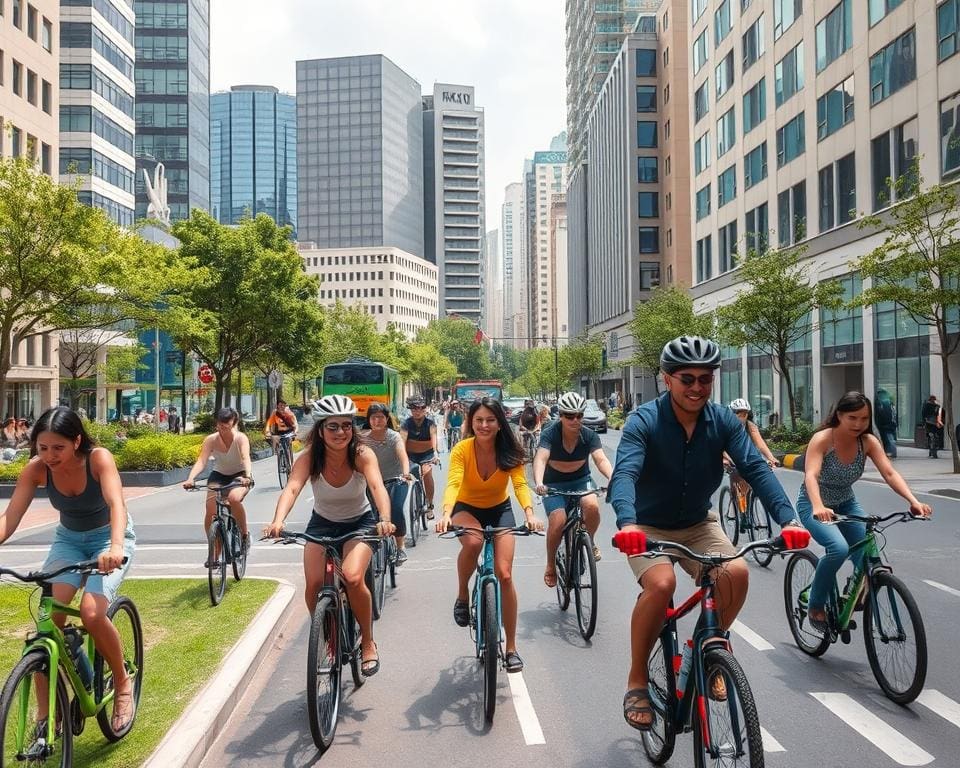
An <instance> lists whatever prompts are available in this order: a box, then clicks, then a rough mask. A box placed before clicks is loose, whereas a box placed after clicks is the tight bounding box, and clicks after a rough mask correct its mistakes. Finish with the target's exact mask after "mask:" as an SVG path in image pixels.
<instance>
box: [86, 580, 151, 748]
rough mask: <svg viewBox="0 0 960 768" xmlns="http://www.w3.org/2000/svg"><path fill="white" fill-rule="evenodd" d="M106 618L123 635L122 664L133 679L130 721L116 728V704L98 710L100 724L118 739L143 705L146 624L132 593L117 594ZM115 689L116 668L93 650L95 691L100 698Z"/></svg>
mask: <svg viewBox="0 0 960 768" xmlns="http://www.w3.org/2000/svg"><path fill="white" fill-rule="evenodd" d="M107 618H108V619H110V623H111V624H113V626H114V627H115V628H116V630H117V634H119V635H120V647H121V648H122V649H123V665H124V667H126V670H127V674H128V675H130V676H131V677H132V680H133V717H132V718H131V719H130V723H129V725H127V727H126V728H124V729H123V730H120V731H115V730H113V722H112V721H113V707H104V708H103V709H101V710H100V711H99V712H97V724H98V725H99V726H100V730H101V731H103V735H104V736H106V737H107V740H108V741H119V740H120V739H122V738H123V737H124V736H126V735H127V734H128V733H130V730H131V729H132V728H133V722H134V720H136V718H137V710H138V709H139V707H140V690H141V688H142V687H143V627H142V625H141V624H140V614H139V612H138V611H137V606H136V605H134V604H133V600H131V599H130V598H129V597H118V598H117V599H116V600H114V601H113V602H112V603H110V606H109V607H108V608H107ZM112 690H113V670H111V669H110V666H109V665H108V664H107V662H106V659H104V658H103V656H101V655H100V652H99V651H95V652H94V654H93V691H94V694H95V695H96V699H97V701H102V700H103V697H104V696H105V695H106V694H107V693H108V692H110V691H112Z"/></svg>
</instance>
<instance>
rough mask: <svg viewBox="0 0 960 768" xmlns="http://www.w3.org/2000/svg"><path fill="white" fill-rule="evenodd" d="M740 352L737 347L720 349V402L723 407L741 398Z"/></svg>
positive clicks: (725, 346)
mask: <svg viewBox="0 0 960 768" xmlns="http://www.w3.org/2000/svg"><path fill="white" fill-rule="evenodd" d="M740 352H741V350H740V348H739V347H731V346H727V345H724V346H723V347H721V348H720V401H721V402H722V403H724V404H725V405H729V404H730V402H731V401H732V400H736V399H737V398H738V397H742V396H743V380H742V376H741V375H740Z"/></svg>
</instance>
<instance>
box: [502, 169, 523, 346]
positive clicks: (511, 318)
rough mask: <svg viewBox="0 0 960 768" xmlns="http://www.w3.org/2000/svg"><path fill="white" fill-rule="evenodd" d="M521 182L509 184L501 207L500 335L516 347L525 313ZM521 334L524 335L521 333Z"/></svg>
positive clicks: (505, 341) (507, 342)
mask: <svg viewBox="0 0 960 768" xmlns="http://www.w3.org/2000/svg"><path fill="white" fill-rule="evenodd" d="M523 189H524V187H523V184H521V183H520V182H514V183H513V184H508V185H507V186H506V188H505V189H504V192H503V204H502V206H501V208H500V231H501V233H502V240H501V242H502V244H503V336H504V343H505V344H508V345H510V346H511V347H514V348H515V349H519V348H521V347H520V344H519V339H518V338H517V337H518V336H519V334H518V332H517V328H518V327H519V326H520V325H521V317H522V316H523V315H525V313H526V293H525V291H524V290H523V280H522V276H523V275H525V274H526V273H527V239H528V238H527V236H526V232H527V227H526V223H525V222H526V210H525V205H524V195H523ZM523 335H526V333H524V334H523Z"/></svg>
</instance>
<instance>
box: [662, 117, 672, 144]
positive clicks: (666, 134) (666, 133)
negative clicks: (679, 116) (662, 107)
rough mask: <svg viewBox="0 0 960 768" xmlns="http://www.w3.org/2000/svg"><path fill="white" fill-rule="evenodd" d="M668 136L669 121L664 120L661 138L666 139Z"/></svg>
mask: <svg viewBox="0 0 960 768" xmlns="http://www.w3.org/2000/svg"><path fill="white" fill-rule="evenodd" d="M669 138H670V121H669V120H666V121H664V123H663V140H664V141H666V140H667V139H669Z"/></svg>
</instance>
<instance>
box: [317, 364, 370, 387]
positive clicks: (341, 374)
mask: <svg viewBox="0 0 960 768" xmlns="http://www.w3.org/2000/svg"><path fill="white" fill-rule="evenodd" d="M323 382H324V384H383V367H382V366H379V365H363V364H362V363H351V364H349V365H328V366H327V367H326V368H324V369H323Z"/></svg>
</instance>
